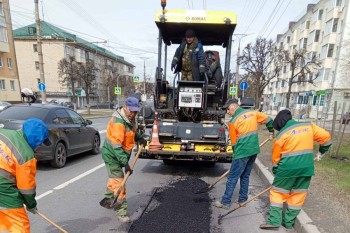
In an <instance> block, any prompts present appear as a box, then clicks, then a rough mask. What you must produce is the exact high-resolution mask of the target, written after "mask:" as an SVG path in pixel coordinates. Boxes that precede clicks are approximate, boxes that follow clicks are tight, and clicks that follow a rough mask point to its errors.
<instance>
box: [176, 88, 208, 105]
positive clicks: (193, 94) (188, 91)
mask: <svg viewBox="0 0 350 233" xmlns="http://www.w3.org/2000/svg"><path fill="white" fill-rule="evenodd" d="M202 97H203V94H202V89H201V88H195V87H181V88H180V92H179V107H189V108H201V107H202V102H203V101H202V100H203V98H202Z"/></svg>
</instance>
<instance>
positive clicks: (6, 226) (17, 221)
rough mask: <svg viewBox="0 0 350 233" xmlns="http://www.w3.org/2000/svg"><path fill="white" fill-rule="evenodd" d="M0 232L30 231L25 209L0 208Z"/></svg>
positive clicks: (27, 232)
mask: <svg viewBox="0 0 350 233" xmlns="http://www.w3.org/2000/svg"><path fill="white" fill-rule="evenodd" d="M0 232H11V233H30V224H29V219H28V216H27V213H26V211H25V209H24V208H23V207H22V208H15V209H6V210H3V209H2V210H0Z"/></svg>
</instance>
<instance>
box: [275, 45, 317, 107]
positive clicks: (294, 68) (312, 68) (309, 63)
mask: <svg viewBox="0 0 350 233" xmlns="http://www.w3.org/2000/svg"><path fill="white" fill-rule="evenodd" d="M279 51H280V53H279V56H278V57H279V60H280V61H281V62H282V63H283V64H284V65H288V66H290V76H289V79H288V81H287V83H288V92H287V94H286V107H287V108H289V101H290V95H291V92H292V86H293V85H294V84H296V83H298V84H301V83H312V84H313V83H314V80H315V79H317V77H318V75H319V73H318V69H319V68H320V61H319V60H318V59H317V58H316V56H313V57H311V58H308V57H307V51H306V50H305V49H300V50H297V49H293V50H292V51H287V50H283V49H279Z"/></svg>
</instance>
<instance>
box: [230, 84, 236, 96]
mask: <svg viewBox="0 0 350 233" xmlns="http://www.w3.org/2000/svg"><path fill="white" fill-rule="evenodd" d="M230 95H237V86H231V87H230Z"/></svg>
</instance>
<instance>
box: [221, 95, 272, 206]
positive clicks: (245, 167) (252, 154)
mask: <svg viewBox="0 0 350 233" xmlns="http://www.w3.org/2000/svg"><path fill="white" fill-rule="evenodd" d="M224 108H227V113H228V114H229V115H231V116H232V118H231V120H230V121H229V123H228V128H229V133H230V140H231V144H232V150H233V160H232V163H231V168H230V173H229V175H228V177H227V183H226V190H225V193H224V195H223V197H222V199H221V201H215V202H214V206H216V207H218V208H225V209H228V208H229V207H230V205H231V199H232V195H233V191H234V189H235V187H236V184H237V182H238V179H240V190H239V198H238V204H239V205H241V204H242V203H243V202H245V201H247V199H248V186H249V176H250V173H251V171H252V168H253V165H254V162H255V159H256V156H257V154H258V153H260V148H259V138H258V124H265V125H266V127H267V129H268V130H269V132H270V137H273V127H272V122H273V121H272V119H271V118H270V117H269V116H268V115H266V114H264V113H261V112H258V111H254V110H248V109H243V108H241V107H240V106H239V105H238V100H237V99H229V100H227V102H226V104H225V105H224Z"/></svg>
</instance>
